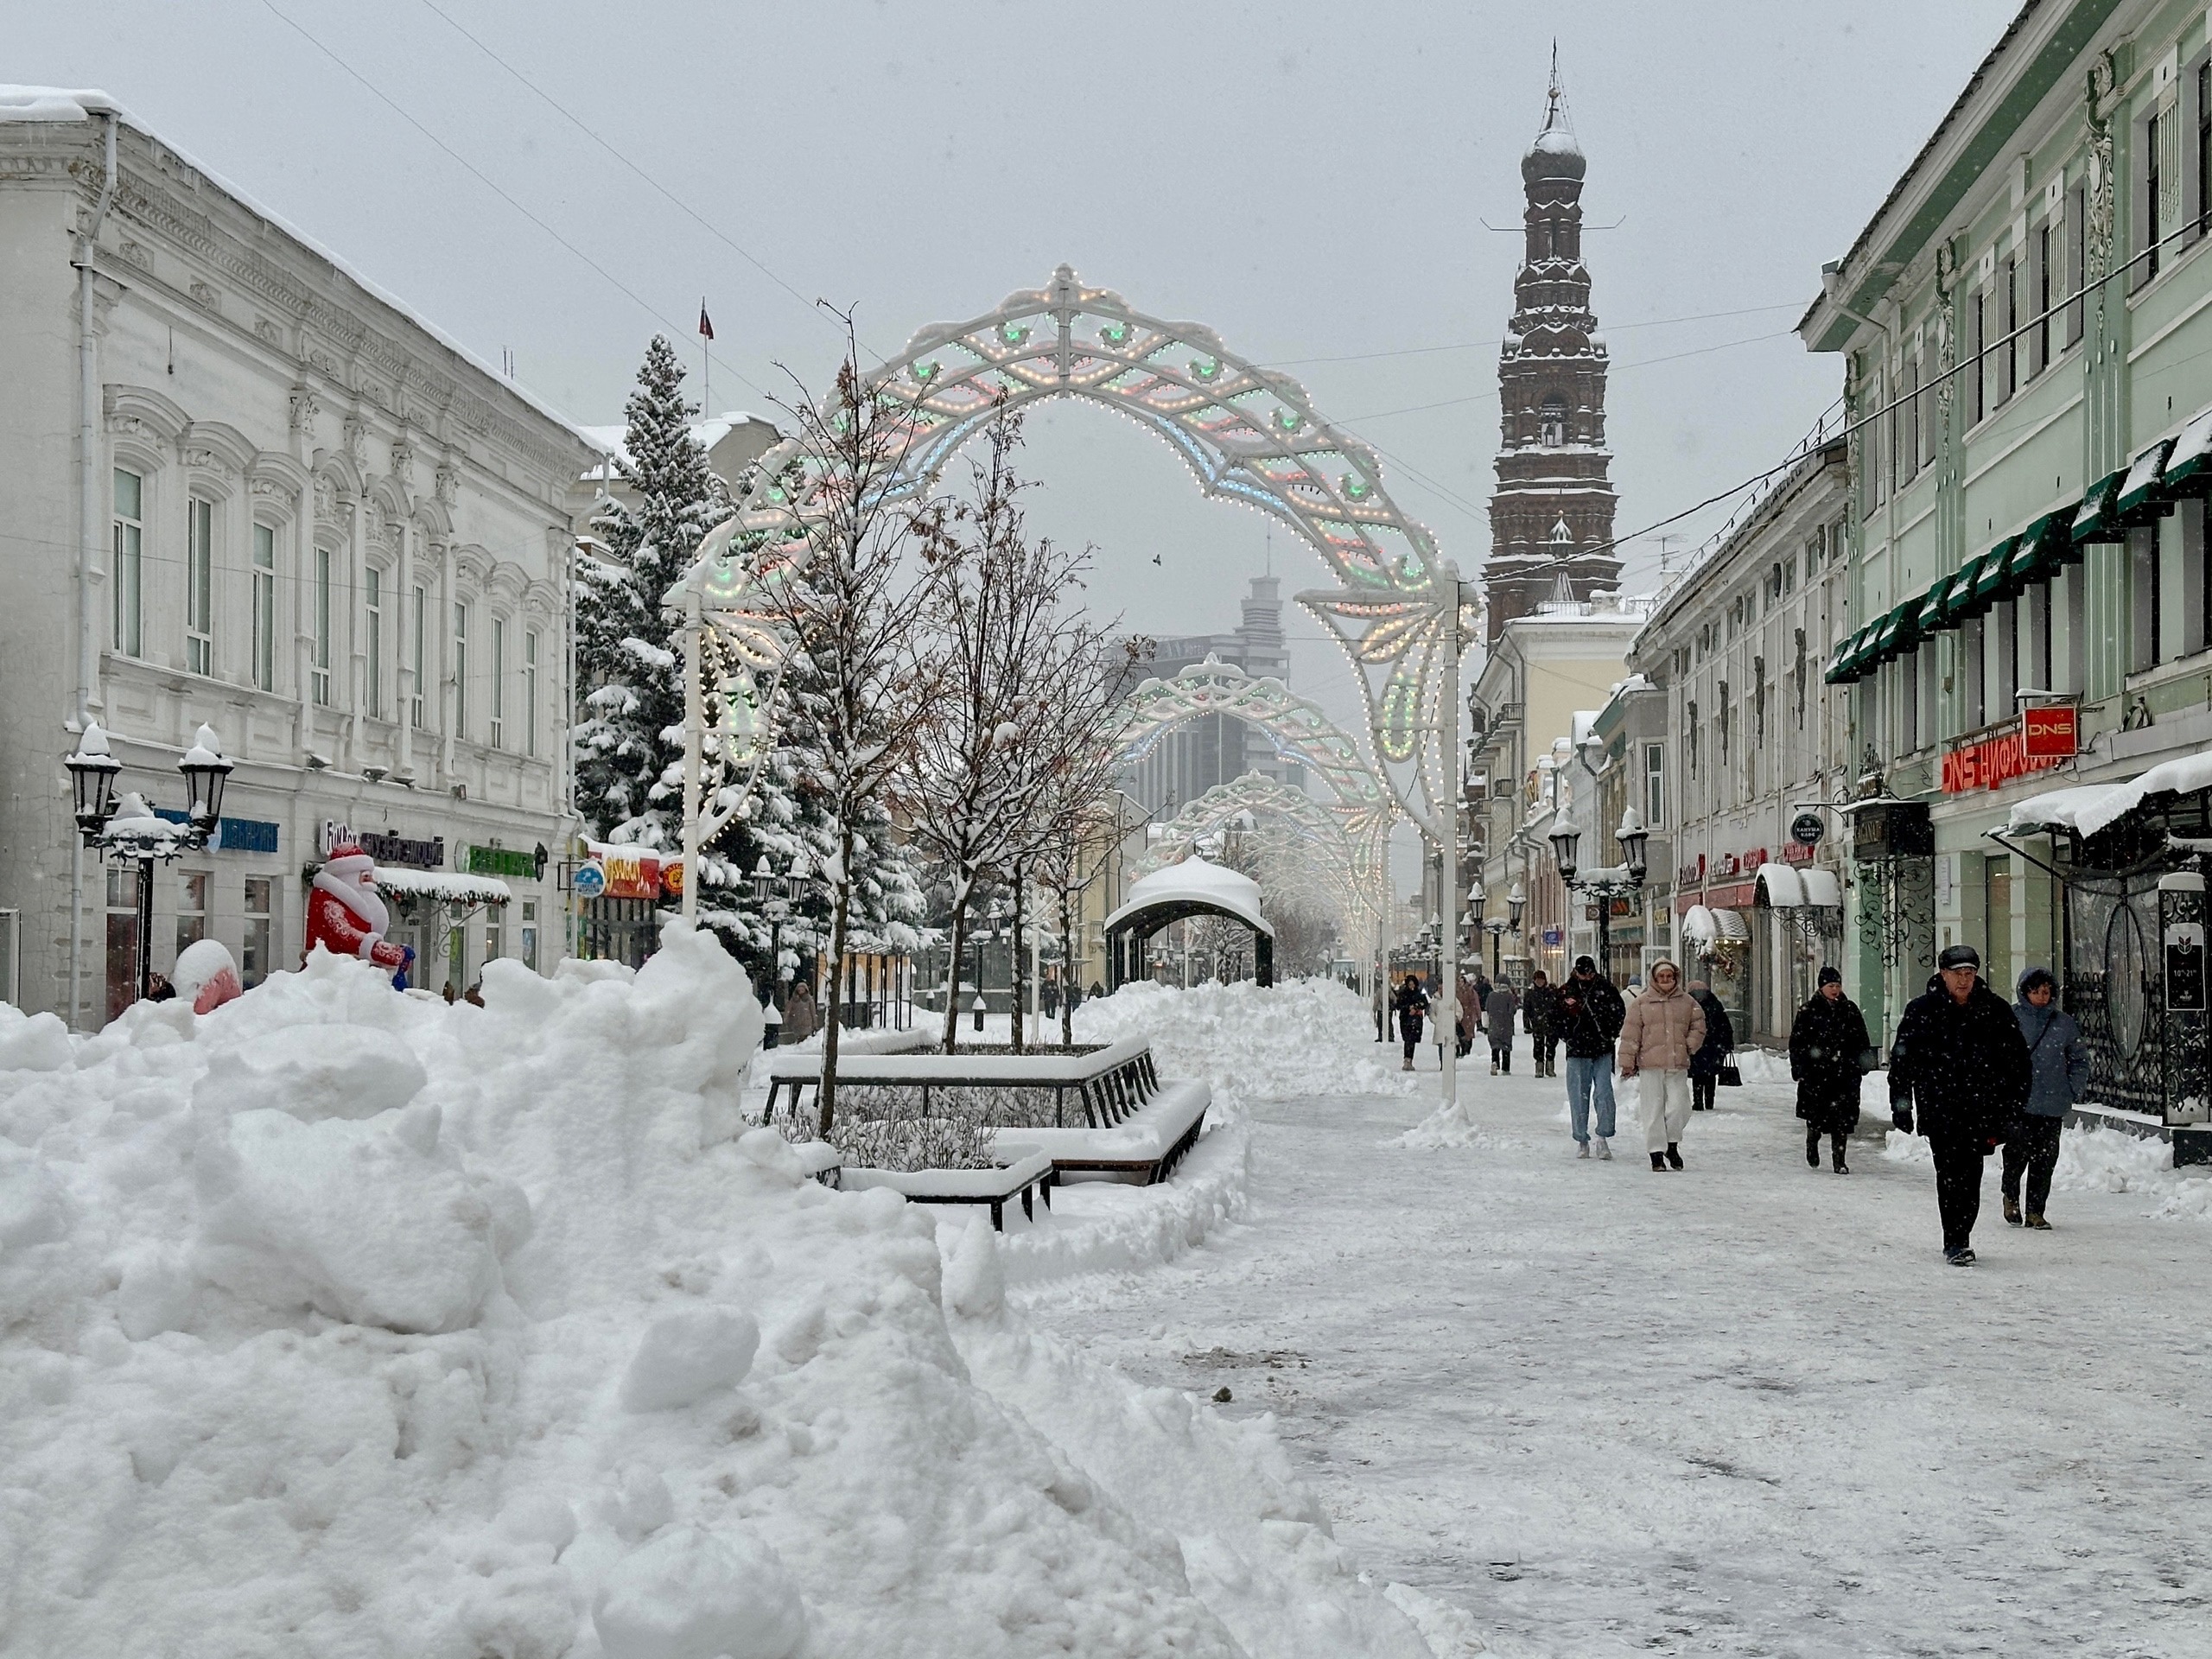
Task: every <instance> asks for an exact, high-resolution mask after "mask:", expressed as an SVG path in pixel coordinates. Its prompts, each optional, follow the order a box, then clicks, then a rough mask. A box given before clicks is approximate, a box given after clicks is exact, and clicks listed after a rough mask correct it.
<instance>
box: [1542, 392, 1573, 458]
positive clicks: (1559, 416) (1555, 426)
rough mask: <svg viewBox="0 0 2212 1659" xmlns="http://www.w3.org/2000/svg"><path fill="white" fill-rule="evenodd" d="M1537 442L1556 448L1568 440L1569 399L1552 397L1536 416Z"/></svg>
mask: <svg viewBox="0 0 2212 1659" xmlns="http://www.w3.org/2000/svg"><path fill="white" fill-rule="evenodd" d="M1536 442H1539V443H1541V445H1543V447H1544V448H1547V449H1556V448H1559V447H1560V445H1562V444H1564V443H1565V442H1567V399H1566V398H1564V397H1556V396H1554V397H1547V398H1545V399H1544V406H1543V408H1542V410H1541V411H1540V412H1539V413H1538V415H1537V416H1536Z"/></svg>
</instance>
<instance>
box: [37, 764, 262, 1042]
mask: <svg viewBox="0 0 2212 1659" xmlns="http://www.w3.org/2000/svg"><path fill="white" fill-rule="evenodd" d="M222 747H223V746H222V740H221V739H219V738H218V737H217V736H216V735H215V728H213V727H212V726H202V727H201V728H200V730H199V731H198V732H197V733H196V734H194V737H193V740H192V747H190V748H188V749H187V750H186V751H185V752H184V753H183V754H182V755H181V757H180V758H179V759H178V760H177V763H176V769H177V771H178V772H181V773H182V774H183V776H184V796H185V821H184V822H183V823H170V822H168V820H166V819H163V818H160V817H156V816H155V813H154V809H153V808H152V807H151V806H149V804H147V802H146V798H145V797H144V796H143V795H140V794H137V793H136V792H135V791H134V792H130V793H126V794H125V795H124V797H123V798H121V799H120V800H118V799H117V798H116V793H115V779H116V774H117V773H118V772H121V771H122V770H123V767H122V764H121V763H120V762H119V761H118V760H116V758H115V756H114V755H112V754H111V753H109V752H108V746H107V734H106V733H105V732H104V731H102V730H101V729H100V727H99V721H86V724H85V729H84V732H83V733H82V734H80V735H79V738H78V740H77V748H76V752H75V753H73V754H71V755H70V756H69V758H68V759H67V760H64V761H63V762H62V765H63V766H67V768H68V769H69V783H70V788H71V791H72V792H73V795H74V797H75V800H76V816H77V833H78V834H79V835H80V836H83V837H84V842H85V845H86V848H87V849H90V850H92V851H94V852H97V853H99V855H100V856H101V857H102V858H104V859H105V858H111V857H112V858H118V859H129V860H130V861H133V862H135V863H136V864H137V866H138V895H137V896H138V990H137V996H138V1000H141V1001H143V999H144V998H145V997H146V995H148V993H149V992H150V991H151V990H152V988H153V975H154V962H153V956H154V866H155V865H156V863H157V862H158V863H162V864H166V863H168V862H169V861H171V860H173V859H175V858H176V857H178V856H179V855H182V854H185V853H196V852H199V851H200V850H201V849H203V848H205V847H206V846H207V843H208V842H209V841H210V840H211V839H212V838H213V836H214V834H215V830H216V828H217V826H218V825H219V824H220V823H222V821H223V786H224V785H225V784H226V782H228V781H229V779H230V775H231V767H232V763H231V762H230V761H229V760H226V759H225V758H224V755H223V752H222Z"/></svg>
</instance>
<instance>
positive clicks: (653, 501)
mask: <svg viewBox="0 0 2212 1659" xmlns="http://www.w3.org/2000/svg"><path fill="white" fill-rule="evenodd" d="M623 412H624V414H625V415H626V416H627V418H628V423H629V424H628V430H627V433H626V436H625V439H624V444H623V447H624V448H625V450H626V455H625V456H624V458H623V459H621V460H620V461H618V462H617V468H618V471H619V472H620V476H621V480H622V482H623V484H624V486H626V490H627V491H628V493H629V494H630V496H631V497H632V498H633V499H630V500H623V499H613V498H610V499H608V500H607V502H606V503H605V504H604V505H603V507H602V508H601V512H599V513H598V515H597V516H596V517H595V518H594V519H593V520H592V531H593V534H594V538H595V541H596V543H597V546H596V548H595V549H588V550H587V551H586V556H584V557H583V558H582V560H581V561H580V562H579V563H578V566H577V576H576V595H575V598H576V678H577V683H578V685H579V686H580V688H581V689H582V707H581V708H580V709H578V711H577V714H578V719H577V722H576V728H575V745H576V802H577V805H578V807H579V808H580V809H581V810H582V814H583V817H584V823H585V826H586V828H587V829H588V830H589V832H590V833H591V835H592V836H594V838H595V839H598V840H601V841H605V842H618V843H626V844H631V845H634V846H637V847H640V848H646V849H652V850H654V851H656V852H659V853H663V854H668V855H673V854H675V853H676V852H677V851H679V850H680V849H682V847H683V651H682V648H681V642H680V641H679V639H677V637H676V633H675V629H674V627H673V626H672V624H671V619H670V618H669V617H668V616H667V614H666V613H664V612H663V610H662V608H661V600H662V596H663V595H664V594H666V593H667V591H668V589H669V588H670V586H671V584H672V583H674V582H676V580H677V578H678V577H680V576H681V575H683V572H684V571H685V570H686V569H689V568H690V564H691V562H692V560H693V559H694V558H696V556H697V554H698V550H699V543H700V541H701V539H702V537H704V536H705V535H706V533H707V532H708V531H709V530H711V529H712V528H713V527H714V526H715V524H719V523H721V521H722V520H723V519H725V518H728V517H729V515H730V514H731V512H734V503H733V502H732V501H731V499H730V497H729V492H728V489H727V488H726V487H725V486H723V484H722V481H721V480H720V479H719V478H717V477H716V476H715V474H714V472H713V470H712V469H711V468H710V467H709V466H708V464H707V452H706V450H705V448H703V447H702V445H701V444H700V442H699V441H698V438H697V437H696V435H694V434H693V432H692V431H691V429H690V418H691V416H694V415H695V414H696V413H697V412H698V410H697V408H696V405H694V404H689V403H686V402H685V401H684V398H683V365H681V364H680V363H678V362H677V356H676V348H675V347H674V346H671V344H670V343H669V341H668V340H667V339H666V338H665V337H664V336H662V335H658V334H657V335H655V336H654V337H653V340H652V345H650V346H647V347H646V348H645V362H644V363H643V365H640V366H639V370H638V386H637V390H636V391H633V392H632V393H631V394H630V398H629V401H628V403H627V404H625V405H624V410H623ZM708 655H709V658H710V659H711V658H713V657H714V656H715V653H714V652H709V653H708ZM709 673H710V674H714V673H715V671H714V669H713V668H711V667H710V668H709ZM715 677H716V678H717V680H719V678H720V676H719V674H715ZM718 747H719V746H715V745H710V746H709V752H710V755H711V754H712V753H714V751H715V750H716V749H717V748H718ZM726 771H728V768H727V767H725V766H719V765H717V764H716V763H715V761H713V760H710V762H709V777H708V784H709V790H708V798H709V801H710V802H711V801H713V800H715V798H716V797H717V796H719V795H720V794H721V793H722V791H726V790H728V789H730V788H734V787H735V786H737V785H741V784H742V783H743V782H744V779H742V778H741V777H740V778H730V777H725V776H723V775H722V773H723V772H726ZM795 772H796V762H795V760H792V759H791V758H789V757H784V756H778V755H772V756H770V757H769V759H768V760H767V762H766V764H764V765H763V766H761V768H760V775H759V779H758V782H757V784H756V785H755V793H754V799H753V804H752V809H751V812H750V815H749V817H746V818H734V819H732V820H731V821H730V822H729V823H727V824H726V825H725V826H724V827H723V828H722V829H721V832H720V833H719V834H717V835H716V836H715V837H714V838H713V840H712V841H711V842H709V844H708V845H706V846H705V847H703V848H702V849H701V859H700V862H701V865H702V868H701V869H700V870H699V871H696V872H688V871H687V872H686V875H687V878H688V879H691V880H697V881H698V883H699V919H700V920H701V921H702V922H704V923H706V924H708V925H710V926H712V927H714V928H715V931H716V932H717V935H718V936H719V937H720V938H721V939H722V941H723V943H724V944H726V945H728V947H729V949H730V950H731V951H732V953H733V954H734V955H735V956H737V957H739V958H740V959H741V961H743V962H744V963H745V964H746V968H747V972H748V973H749V974H751V976H753V981H754V982H755V983H756V984H760V983H765V982H766V968H767V965H768V963H767V956H768V944H769V930H768V927H767V925H766V921H765V920H764V919H763V918H761V917H760V915H759V914H758V913H757V912H756V909H755V907H754V906H753V905H752V904H751V903H750V901H749V900H747V899H745V898H744V896H743V893H742V890H741V885H740V884H741V881H742V879H743V875H744V874H745V873H746V872H748V871H750V870H751V869H752V868H753V863H754V861H756V860H757V859H758V858H759V856H760V854H761V853H762V852H763V851H766V852H768V853H769V854H770V855H771V856H772V860H773V861H775V862H776V863H777V864H778V865H779V867H781V868H788V866H789V864H790V861H791V857H792V856H793V855H794V854H796V853H797V852H798V849H799V848H800V847H801V845H802V844H803V840H804V837H803V833H802V823H801V820H802V817H803V815H802V813H801V811H800V810H799V808H798V806H797V804H795V803H794V802H793V800H792V798H791V785H792V782H793V779H794V775H795ZM801 931H802V932H803V931H804V930H803V929H802V930H801Z"/></svg>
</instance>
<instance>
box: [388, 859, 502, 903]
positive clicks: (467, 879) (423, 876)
mask: <svg viewBox="0 0 2212 1659" xmlns="http://www.w3.org/2000/svg"><path fill="white" fill-rule="evenodd" d="M377 886H378V887H382V888H383V889H384V890H385V892H386V893H405V894H407V895H408V896H409V897H410V898H416V899H439V900H441V901H442V902H443V903H446V904H448V905H504V904H505V903H506V902H507V901H508V900H509V899H512V898H513V897H514V896H515V894H514V889H513V888H512V887H509V886H508V885H507V884H506V883H505V882H504V881H501V880H498V879H496V878H495V877H493V876H488V875H459V874H454V872H452V871H450V870H404V869H393V868H390V867H388V866H385V865H382V864H379V865H378V866H377Z"/></svg>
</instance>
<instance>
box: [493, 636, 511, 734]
mask: <svg viewBox="0 0 2212 1659" xmlns="http://www.w3.org/2000/svg"><path fill="white" fill-rule="evenodd" d="M506 730H507V624H506V620H505V618H504V617H497V616H495V617H493V619H492V747H493V748H495V749H503V748H505V747H506V741H505V739H506Z"/></svg>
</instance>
